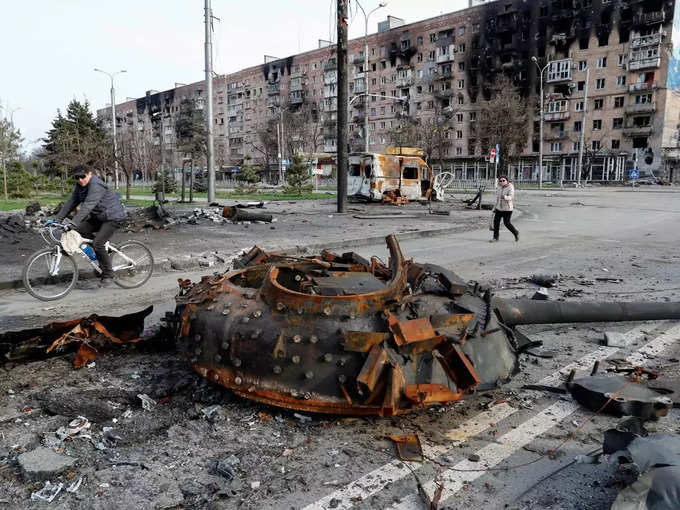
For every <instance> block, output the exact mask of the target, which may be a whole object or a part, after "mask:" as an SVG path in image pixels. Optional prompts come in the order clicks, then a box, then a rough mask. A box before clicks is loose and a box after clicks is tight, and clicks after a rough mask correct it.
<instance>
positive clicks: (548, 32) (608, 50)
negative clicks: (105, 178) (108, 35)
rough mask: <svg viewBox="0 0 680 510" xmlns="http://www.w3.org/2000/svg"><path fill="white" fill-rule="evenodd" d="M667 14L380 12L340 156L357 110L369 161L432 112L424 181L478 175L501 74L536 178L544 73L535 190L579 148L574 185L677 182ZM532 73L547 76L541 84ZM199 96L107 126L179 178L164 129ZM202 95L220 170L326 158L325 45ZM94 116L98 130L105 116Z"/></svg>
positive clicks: (123, 107) (600, 7)
mask: <svg viewBox="0 0 680 510" xmlns="http://www.w3.org/2000/svg"><path fill="white" fill-rule="evenodd" d="M473 4H474V5H473ZM675 4H676V2H675V1H674V0H536V1H526V0H506V1H490V2H471V5H472V6H471V7H469V8H467V9H464V10H461V11H457V12H452V13H448V14H443V15H440V16H437V17H434V18H430V19H427V20H423V21H419V22H415V23H411V24H405V23H404V22H403V20H401V19H399V18H395V17H393V16H388V18H387V20H386V21H383V22H380V23H379V24H378V31H377V33H374V34H369V35H368V67H367V68H364V62H365V58H364V57H365V56H364V38H363V37H361V38H357V39H353V40H351V41H349V45H348V66H349V68H348V75H349V98H350V105H349V115H348V118H349V122H350V126H349V127H350V144H351V149H352V150H357V151H360V150H363V146H364V136H365V133H363V116H364V111H365V110H364V108H366V109H368V115H369V122H368V138H369V147H370V150H371V151H374V152H382V151H384V150H385V148H386V147H387V146H389V145H393V144H394V140H393V134H394V132H395V130H396V129H397V128H398V127H399V126H400V125H401V124H402V123H404V122H406V121H407V118H411V119H420V120H422V119H426V118H427V117H428V116H433V115H440V116H443V117H444V122H445V123H446V141H447V143H446V147H445V149H444V151H445V154H444V155H443V157H441V158H440V157H439V156H438V157H437V158H433V159H432V165H433V168H434V169H435V171H441V170H443V171H450V172H453V173H454V175H455V176H456V178H457V179H463V180H473V179H482V178H485V177H488V176H489V173H488V172H489V170H488V167H489V165H488V164H487V163H486V156H487V154H488V153H489V150H490V148H491V147H482V143H481V139H482V137H483V134H481V133H477V131H476V129H475V123H476V121H477V119H478V114H479V109H480V103H481V102H482V101H484V98H485V97H486V96H487V95H488V93H489V92H488V91H489V86H490V84H491V83H492V82H493V80H494V79H495V77H497V76H498V75H499V74H500V73H504V74H506V75H508V76H509V77H511V78H512V80H513V82H514V83H515V85H516V86H517V88H518V89H519V91H520V92H521V94H522V96H523V97H524V98H525V99H526V101H527V104H528V105H529V108H530V112H531V113H530V116H529V119H530V120H529V121H528V125H527V127H526V132H527V143H526V148H525V151H524V153H523V154H522V156H521V158H519V160H518V161H517V165H516V166H515V167H514V170H513V173H514V175H513V177H514V178H515V179H517V180H536V179H538V161H539V151H540V148H541V140H540V139H539V132H540V121H541V119H540V99H539V97H540V96H539V90H540V80H541V76H542V79H543V89H544V115H543V140H542V148H543V154H544V158H543V161H544V170H543V178H544V180H553V181H559V180H564V181H576V180H578V155H579V149H580V145H579V144H580V141H581V139H583V141H584V147H583V149H584V151H583V152H584V159H583V169H584V172H583V174H584V175H582V177H583V178H585V179H588V180H589V181H594V182H616V181H623V180H626V179H627V178H628V172H629V170H630V169H632V168H635V167H637V168H639V169H640V170H641V172H642V173H645V172H650V171H651V172H653V173H654V174H655V175H656V176H657V177H660V178H665V179H669V180H675V181H679V180H680V148H679V142H678V127H679V125H680V67H679V65H678V62H679V60H678V57H679V56H680V55H679V49H678V44H677V39H678V38H679V37H680V34H679V33H678V32H679V31H680V26H679V25H678V24H680V20H678V21H675V22H674V19H675V20H677V19H678V17H679V16H678V9H677V7H676V5H675ZM674 23H675V25H674ZM674 41H675V42H676V44H673V42H674ZM532 57H536V59H537V62H538V64H539V66H537V65H536V64H535V63H534V62H533V61H532ZM539 67H545V70H544V72H543V73H542V75H541V72H540V71H539ZM586 76H589V79H588V83H587V84H586ZM367 88H368V92H369V94H370V95H368V96H366V95H365V94H366V90H367ZM204 89H205V87H204V84H203V82H197V83H194V84H191V85H183V86H178V87H176V88H173V89H170V90H167V91H164V92H154V91H152V92H150V93H147V95H146V96H144V97H142V98H139V99H135V100H132V101H128V102H125V103H122V104H119V105H117V123H118V126H119V128H120V129H123V130H125V129H131V130H138V131H139V132H144V133H147V134H148V136H150V137H153V140H154V144H155V145H156V146H158V145H161V142H162V145H163V147H164V148H165V150H166V151H168V150H169V151H170V153H171V154H170V156H168V157H172V158H173V160H172V161H173V165H175V167H176V168H177V167H179V166H180V165H181V163H180V162H181V154H178V153H177V151H176V150H173V147H175V145H176V142H175V140H174V138H175V131H174V129H173V128H172V126H173V125H174V119H175V118H176V117H177V115H178V114H179V112H180V110H181V108H180V105H181V104H182V102H186V101H187V100H189V99H191V100H193V101H194V102H193V104H194V105H195V107H196V108H202V107H203V106H202V105H203V101H204V99H205V98H204V94H205V91H204ZM213 91H214V98H213V100H214V115H215V118H214V119H213V121H214V127H215V154H216V162H217V163H218V165H219V168H222V169H227V168H233V167H238V166H239V165H241V164H242V163H243V161H244V159H245V158H248V159H250V160H252V161H253V162H255V163H256V164H258V165H268V166H270V167H271V166H272V165H273V166H276V163H277V147H276V145H277V139H280V140H282V141H283V153H284V158H289V157H290V152H292V151H302V152H306V153H333V152H335V150H336V125H335V119H336V113H337V108H338V104H337V62H336V58H335V46H334V45H332V44H330V43H328V42H324V41H320V42H319V47H318V48H317V49H314V50H312V51H307V52H304V53H300V54H297V55H293V56H291V57H287V58H282V59H281V58H274V57H265V60H264V63H263V64H260V65H257V66H253V67H249V68H247V69H243V70H241V71H238V72H235V73H231V74H228V75H222V76H217V77H215V78H214V84H213ZM586 93H587V98H586ZM98 115H99V116H100V117H101V118H103V119H104V120H105V121H107V120H108V121H109V122H110V120H109V119H110V111H109V110H108V109H102V110H100V111H99V112H98ZM277 125H278V127H276V128H273V126H277ZM267 129H268V130H269V131H268V132H269V134H268V135H267V134H266V131H267ZM160 133H163V139H162V140H161V138H160ZM272 144H273V148H272V147H271V146H272ZM501 150H502V149H501ZM442 166H443V168H442Z"/></svg>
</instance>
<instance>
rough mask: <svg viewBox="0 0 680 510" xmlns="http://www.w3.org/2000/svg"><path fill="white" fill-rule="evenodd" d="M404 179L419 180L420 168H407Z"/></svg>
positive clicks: (405, 168)
mask: <svg viewBox="0 0 680 510" xmlns="http://www.w3.org/2000/svg"><path fill="white" fill-rule="evenodd" d="M403 177H404V179H417V178H418V167H417V166H405V167H404V173H403Z"/></svg>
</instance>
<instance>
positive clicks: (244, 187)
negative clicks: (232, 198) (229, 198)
mask: <svg viewBox="0 0 680 510" xmlns="http://www.w3.org/2000/svg"><path fill="white" fill-rule="evenodd" d="M250 161H251V157H250V155H248V156H247V157H246V159H245V161H244V162H243V166H242V167H241V173H240V174H238V180H239V181H240V184H239V186H238V187H237V188H236V192H237V193H255V192H256V191H257V184H258V183H259V182H260V173H259V172H258V171H257V170H255V167H253V166H252V165H251V164H250Z"/></svg>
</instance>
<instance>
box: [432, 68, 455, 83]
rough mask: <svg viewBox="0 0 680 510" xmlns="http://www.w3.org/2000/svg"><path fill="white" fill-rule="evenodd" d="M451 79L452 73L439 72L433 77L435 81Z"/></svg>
mask: <svg viewBox="0 0 680 510" xmlns="http://www.w3.org/2000/svg"><path fill="white" fill-rule="evenodd" d="M452 77H453V71H443V70H441V69H440V70H439V72H438V73H437V74H435V75H434V79H435V80H449V79H451V78H452Z"/></svg>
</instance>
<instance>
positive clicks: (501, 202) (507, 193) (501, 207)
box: [491, 175, 519, 243]
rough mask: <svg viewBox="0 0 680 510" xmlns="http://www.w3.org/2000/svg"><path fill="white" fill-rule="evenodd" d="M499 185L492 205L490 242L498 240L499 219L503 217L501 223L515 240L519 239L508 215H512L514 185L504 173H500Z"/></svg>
mask: <svg viewBox="0 0 680 510" xmlns="http://www.w3.org/2000/svg"><path fill="white" fill-rule="evenodd" d="M498 182H499V183H500V185H501V187H500V188H499V189H498V195H497V197H496V207H494V216H493V239H492V240H491V242H492V243H493V242H496V241H498V235H499V233H498V231H499V230H500V226H501V219H503V224H504V225H505V228H507V229H508V230H509V231H510V232H512V234H513V235H514V236H515V241H519V232H518V231H517V229H516V228H515V227H514V226H513V224H512V223H510V217H511V216H512V211H513V209H514V206H513V202H514V199H515V187H514V186H513V185H512V184H511V183H510V181H509V180H508V177H507V176H506V175H501V177H500V179H498Z"/></svg>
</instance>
